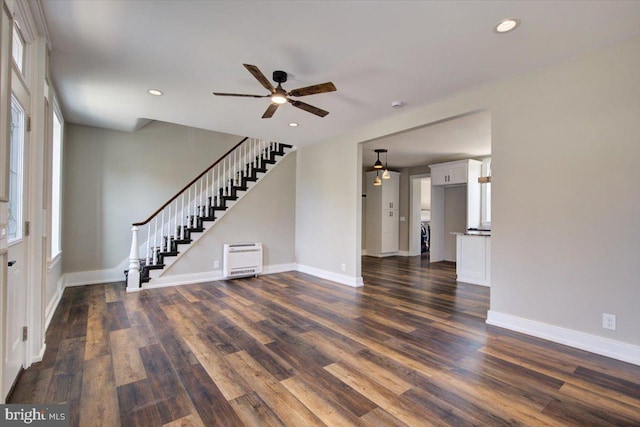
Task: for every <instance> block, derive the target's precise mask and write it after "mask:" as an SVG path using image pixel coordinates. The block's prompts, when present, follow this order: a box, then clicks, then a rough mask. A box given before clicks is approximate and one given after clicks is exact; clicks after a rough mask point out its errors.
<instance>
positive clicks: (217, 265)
mask: <svg viewBox="0 0 640 427" xmlns="http://www.w3.org/2000/svg"><path fill="white" fill-rule="evenodd" d="M213 268H220V261H218V260H215V261H213Z"/></svg>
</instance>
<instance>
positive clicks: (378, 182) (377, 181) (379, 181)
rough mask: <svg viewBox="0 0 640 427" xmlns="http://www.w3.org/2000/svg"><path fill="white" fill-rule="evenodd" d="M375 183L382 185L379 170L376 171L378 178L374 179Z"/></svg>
mask: <svg viewBox="0 0 640 427" xmlns="http://www.w3.org/2000/svg"><path fill="white" fill-rule="evenodd" d="M373 185H382V180H381V179H380V177H379V176H378V171H376V179H374V180H373Z"/></svg>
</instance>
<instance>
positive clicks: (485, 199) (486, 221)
mask: <svg viewBox="0 0 640 427" xmlns="http://www.w3.org/2000/svg"><path fill="white" fill-rule="evenodd" d="M482 176H491V159H484V160H483V161H482ZM481 188H482V190H481V194H480V197H481V200H482V202H481V203H482V214H481V215H482V218H481V223H482V228H489V229H490V228H491V183H490V182H488V183H486V184H482V187H481Z"/></svg>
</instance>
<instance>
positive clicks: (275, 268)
mask: <svg viewBox="0 0 640 427" xmlns="http://www.w3.org/2000/svg"><path fill="white" fill-rule="evenodd" d="M297 268H298V266H297V264H296V263H295V262H291V263H288V264H275V265H265V266H264V267H263V268H262V274H275V273H284V272H285V271H296V270H297Z"/></svg>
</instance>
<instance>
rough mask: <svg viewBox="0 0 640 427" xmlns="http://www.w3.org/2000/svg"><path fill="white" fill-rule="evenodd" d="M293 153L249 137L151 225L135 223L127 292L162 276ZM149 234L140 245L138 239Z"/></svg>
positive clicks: (171, 201) (287, 147) (170, 202)
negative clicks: (199, 238)
mask: <svg viewBox="0 0 640 427" xmlns="http://www.w3.org/2000/svg"><path fill="white" fill-rule="evenodd" d="M292 150H293V147H292V146H291V145H287V144H280V143H277V142H269V141H265V140H258V139H253V138H244V139H243V140H242V141H240V142H239V143H238V144H236V145H235V146H234V147H233V148H231V149H230V150H229V151H228V152H227V153H226V154H225V155H224V156H222V157H221V158H220V159H219V160H218V161H216V162H215V163H214V164H213V165H211V166H210V167H209V168H207V169H206V170H205V171H203V172H202V173H201V174H200V175H198V176H197V177H196V178H195V179H193V180H192V181H191V182H190V183H189V184H187V185H186V186H185V187H184V188H183V189H182V190H181V191H179V192H178V193H177V194H176V195H175V196H173V197H172V198H171V199H169V200H168V201H167V202H166V203H165V204H164V205H162V206H161V207H160V208H159V209H158V210H156V212H154V213H153V214H152V215H151V216H149V217H148V218H147V219H146V220H144V221H141V222H137V223H134V224H133V226H132V228H131V231H132V239H131V251H130V253H129V269H128V270H127V271H125V276H126V281H127V291H136V290H139V289H140V288H142V287H144V284H145V283H149V282H150V281H151V280H153V278H154V277H158V276H159V275H160V274H162V270H163V269H165V268H166V267H168V266H169V265H171V264H173V263H174V262H175V261H176V260H177V259H178V258H179V257H180V254H181V252H184V250H185V248H187V247H188V246H189V245H191V244H193V243H195V241H196V240H197V239H198V237H199V236H201V235H202V233H204V232H205V231H206V230H208V229H209V228H211V227H212V226H213V225H214V224H215V222H216V220H218V219H220V218H221V217H222V216H223V215H224V214H225V213H226V212H227V211H228V210H229V209H230V208H231V207H232V206H233V204H235V202H236V201H237V200H238V199H239V198H240V197H241V196H242V195H244V194H246V192H248V191H249V190H250V189H251V188H252V187H253V184H254V183H256V182H257V181H259V180H260V179H261V178H262V177H263V176H264V174H266V173H267V171H268V170H269V169H270V168H271V167H273V165H275V164H276V163H277V162H278V161H279V160H280V159H282V158H283V157H284V156H285V155H286V154H287V153H288V152H290V151H292ZM145 234H146V240H145V241H144V242H143V244H142V245H139V243H138V242H139V236H144V235H145ZM141 254H143V256H141Z"/></svg>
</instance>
